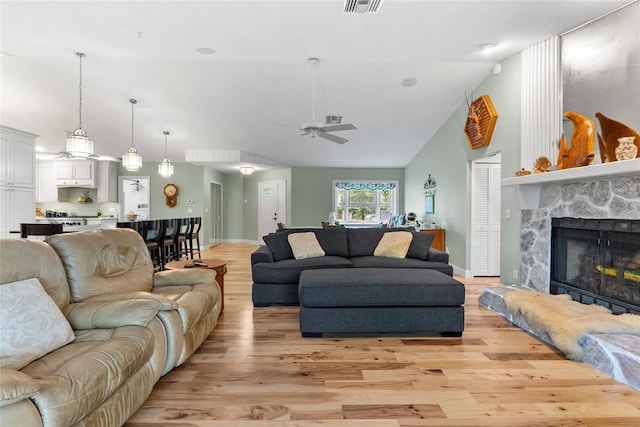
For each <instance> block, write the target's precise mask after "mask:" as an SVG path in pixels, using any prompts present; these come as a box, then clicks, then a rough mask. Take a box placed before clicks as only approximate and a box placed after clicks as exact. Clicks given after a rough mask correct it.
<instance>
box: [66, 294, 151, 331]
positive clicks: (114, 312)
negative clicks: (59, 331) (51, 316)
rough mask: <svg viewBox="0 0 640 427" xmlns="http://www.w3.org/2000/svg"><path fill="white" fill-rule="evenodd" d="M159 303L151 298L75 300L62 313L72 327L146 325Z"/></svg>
mask: <svg viewBox="0 0 640 427" xmlns="http://www.w3.org/2000/svg"><path fill="white" fill-rule="evenodd" d="M159 309H160V303H159V302H158V301H154V300H151V299H130V300H125V301H109V302H77V303H74V304H69V305H68V306H66V307H65V308H64V309H63V310H62V313H63V314H64V316H65V317H66V318H67V320H68V321H69V324H70V325H71V328H73V329H106V328H117V327H120V326H146V325H147V323H149V322H150V321H151V319H153V318H154V317H155V315H156V314H157V313H158V310H159Z"/></svg>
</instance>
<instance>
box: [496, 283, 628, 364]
mask: <svg viewBox="0 0 640 427" xmlns="http://www.w3.org/2000/svg"><path fill="white" fill-rule="evenodd" d="M504 301H505V304H506V306H507V309H508V310H509V312H510V313H511V314H512V315H518V314H520V315H522V317H523V318H524V319H525V320H526V321H527V323H528V324H529V326H530V327H531V328H532V329H533V330H534V331H535V332H536V333H538V334H540V335H542V334H544V333H546V334H547V335H549V338H551V340H552V341H553V344H554V345H555V346H556V347H557V348H558V350H560V351H562V352H563V353H564V354H565V355H566V356H567V357H568V358H569V359H572V360H577V361H582V358H583V355H584V354H583V350H582V346H581V344H582V341H583V338H584V336H585V335H586V334H637V335H640V316H637V315H634V314H618V315H616V314H612V313H611V312H610V311H609V310H608V309H606V308H605V307H601V306H599V305H586V304H582V303H579V302H577V301H573V300H572V299H571V296H569V295H549V294H545V293H542V292H535V291H528V290H517V291H512V292H509V293H507V294H505V296H504Z"/></svg>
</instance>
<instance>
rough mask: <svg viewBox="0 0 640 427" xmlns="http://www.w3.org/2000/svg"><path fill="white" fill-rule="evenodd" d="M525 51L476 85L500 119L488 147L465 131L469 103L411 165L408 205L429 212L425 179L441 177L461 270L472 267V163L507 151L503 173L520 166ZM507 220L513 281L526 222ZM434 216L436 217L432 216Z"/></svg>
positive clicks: (505, 256) (504, 275) (443, 220)
mask: <svg viewBox="0 0 640 427" xmlns="http://www.w3.org/2000/svg"><path fill="white" fill-rule="evenodd" d="M520 86H521V85H520V55H519V54H518V55H516V56H514V57H512V58H510V59H508V60H506V61H504V62H503V63H502V71H501V72H500V74H498V75H493V74H489V75H488V76H487V77H486V78H485V79H484V80H483V81H482V82H481V83H480V84H479V85H478V87H476V88H475V89H474V98H477V97H479V96H481V95H489V96H490V97H491V100H492V101H493V105H494V107H495V109H496V111H497V113H498V121H497V123H496V127H495V130H494V133H493V137H492V139H491V144H490V145H489V146H488V147H483V148H481V149H477V150H471V149H470V147H469V143H468V141H467V138H466V136H465V134H464V124H465V121H466V116H467V104H466V102H465V101H464V94H461V96H460V98H461V104H460V107H459V108H458V109H457V110H456V111H455V112H454V113H453V114H452V115H451V117H450V118H449V119H448V120H447V121H446V123H444V125H443V126H442V127H441V128H440V129H439V130H438V131H437V132H436V134H435V135H434V136H433V137H432V138H431V139H430V140H429V141H428V142H427V143H426V144H425V146H424V148H423V149H422V150H420V152H419V153H418V154H417V155H416V156H415V157H414V158H413V159H412V160H411V162H410V163H409V164H408V165H407V167H406V168H405V181H406V186H405V210H406V211H415V212H424V195H423V184H424V181H425V180H426V179H427V176H428V174H429V173H430V174H431V176H432V178H433V179H435V180H436V182H437V192H436V196H435V217H436V220H437V222H438V223H439V224H440V225H441V227H442V228H444V229H445V230H446V246H447V247H448V248H449V252H450V262H451V264H453V265H454V266H456V267H457V268H459V269H461V270H463V271H462V272H461V271H459V270H458V271H457V273H460V274H466V273H468V272H470V271H471V254H470V252H469V250H468V248H470V244H471V240H470V235H471V233H470V231H471V216H470V212H471V190H470V189H471V162H472V161H473V160H477V159H480V158H483V157H487V156H489V155H491V154H495V153H498V152H499V153H501V155H502V168H501V171H502V177H503V178H506V177H511V176H513V175H514V173H515V171H517V170H519V169H520ZM514 214H515V215H512V217H511V219H510V220H506V219H504V212H503V215H502V220H501V254H502V255H501V259H500V264H501V268H500V270H501V279H502V280H503V282H504V281H505V280H506V281H508V282H511V281H512V279H511V273H510V272H511V271H512V270H513V269H517V268H519V264H520V246H519V245H520V222H519V215H517V213H514ZM427 220H428V221H431V217H427Z"/></svg>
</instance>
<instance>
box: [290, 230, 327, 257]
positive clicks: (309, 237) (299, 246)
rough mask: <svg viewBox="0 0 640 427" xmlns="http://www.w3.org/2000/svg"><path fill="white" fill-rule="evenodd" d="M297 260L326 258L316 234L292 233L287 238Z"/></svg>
mask: <svg viewBox="0 0 640 427" xmlns="http://www.w3.org/2000/svg"><path fill="white" fill-rule="evenodd" d="M287 240H289V245H290V246H291V251H292V252H293V256H294V257H295V259H305V258H316V257H321V256H324V250H322V246H320V243H318V239H317V237H316V233H314V232H312V231H310V232H308V233H291V234H289V235H288V236H287Z"/></svg>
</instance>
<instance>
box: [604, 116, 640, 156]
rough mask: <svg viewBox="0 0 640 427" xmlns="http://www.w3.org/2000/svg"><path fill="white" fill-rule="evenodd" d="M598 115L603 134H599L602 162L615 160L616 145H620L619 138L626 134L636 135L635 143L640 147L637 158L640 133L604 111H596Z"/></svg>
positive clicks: (639, 154) (639, 153)
mask: <svg viewBox="0 0 640 427" xmlns="http://www.w3.org/2000/svg"><path fill="white" fill-rule="evenodd" d="M596 117H597V118H598V120H599V121H600V129H601V130H602V135H600V134H598V145H599V146H600V159H601V160H602V163H606V162H615V161H616V160H617V159H616V147H617V146H618V138H622V137H625V136H635V137H636V139H635V140H634V141H633V143H634V144H635V145H636V146H637V147H638V154H637V155H636V158H638V157H640V134H638V132H636V131H634V130H633V129H631V128H630V127H629V126H627V125H624V124H622V123H620V122H616V121H615V120H611V119H610V118H608V117H605V116H604V115H603V114H602V113H596Z"/></svg>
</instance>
